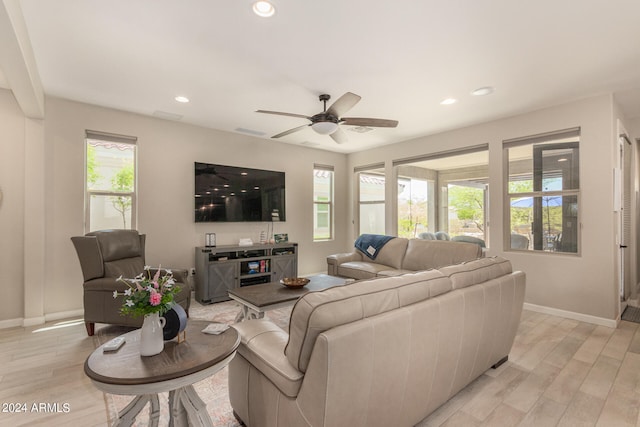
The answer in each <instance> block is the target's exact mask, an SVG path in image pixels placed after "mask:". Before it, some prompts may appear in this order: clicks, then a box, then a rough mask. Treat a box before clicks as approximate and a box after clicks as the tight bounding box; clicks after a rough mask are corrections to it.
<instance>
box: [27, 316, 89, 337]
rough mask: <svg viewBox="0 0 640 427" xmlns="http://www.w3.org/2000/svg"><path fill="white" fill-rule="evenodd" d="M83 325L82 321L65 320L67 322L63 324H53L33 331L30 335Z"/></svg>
mask: <svg viewBox="0 0 640 427" xmlns="http://www.w3.org/2000/svg"><path fill="white" fill-rule="evenodd" d="M83 323H84V320H83V319H74V320H67V321H64V322H58V323H54V324H53V325H52V326H46V327H44V328H38V329H34V330H33V331H32V332H31V333H32V334H35V333H38V332H47V331H51V330H54V329H60V328H67V327H69V326H76V325H82V324H83Z"/></svg>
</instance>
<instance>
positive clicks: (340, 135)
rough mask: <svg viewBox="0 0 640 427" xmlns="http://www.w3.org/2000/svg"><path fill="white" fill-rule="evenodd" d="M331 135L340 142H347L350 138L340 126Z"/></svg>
mask: <svg viewBox="0 0 640 427" xmlns="http://www.w3.org/2000/svg"><path fill="white" fill-rule="evenodd" d="M329 136H330V137H331V138H333V140H334V141H335V142H337V143H338V144H344V143H345V142H348V141H349V138H347V134H346V133H344V131H343V130H342V129H340V128H338V129H337V130H336V131H335V132H333V133H332V134H331V135H329Z"/></svg>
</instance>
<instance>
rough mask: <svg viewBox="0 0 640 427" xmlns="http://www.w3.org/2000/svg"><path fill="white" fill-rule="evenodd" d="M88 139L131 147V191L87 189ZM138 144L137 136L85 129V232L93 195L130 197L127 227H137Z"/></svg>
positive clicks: (88, 221)
mask: <svg viewBox="0 0 640 427" xmlns="http://www.w3.org/2000/svg"><path fill="white" fill-rule="evenodd" d="M90 141H99V142H105V143H113V144H126V145H131V146H132V147H133V191H131V192H123V191H106V190H91V189H89V185H88V184H89V183H88V181H87V178H88V176H87V163H88V157H87V156H88V147H89V144H90ZM137 193H138V145H137V138H136V137H132V136H126V135H117V134H111V133H106V132H99V131H91V130H87V131H85V138H84V197H85V200H84V232H85V234H86V233H88V232H91V231H95V230H92V229H91V198H92V197H93V196H101V197H122V196H124V197H130V198H131V221H130V223H129V229H131V230H135V229H137V227H138V224H137V222H138V221H137V218H138V215H137V213H138V203H137V201H138V197H137Z"/></svg>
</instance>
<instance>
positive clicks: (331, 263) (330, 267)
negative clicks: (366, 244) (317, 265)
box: [327, 251, 362, 276]
mask: <svg viewBox="0 0 640 427" xmlns="http://www.w3.org/2000/svg"><path fill="white" fill-rule="evenodd" d="M351 261H362V255H361V254H360V252H358V251H355V252H349V253H342V254H333V255H329V256H328V257H327V274H329V275H330V276H339V274H338V266H340V264H343V263H345V262H351Z"/></svg>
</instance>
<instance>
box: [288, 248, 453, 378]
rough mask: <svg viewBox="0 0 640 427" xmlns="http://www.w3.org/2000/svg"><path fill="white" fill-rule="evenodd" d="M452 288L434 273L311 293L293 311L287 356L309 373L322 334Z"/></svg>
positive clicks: (294, 364) (428, 272)
mask: <svg viewBox="0 0 640 427" xmlns="http://www.w3.org/2000/svg"><path fill="white" fill-rule="evenodd" d="M394 240H395V239H394ZM451 289H452V287H451V280H450V279H449V278H448V277H445V276H444V275H443V274H442V273H440V272H439V271H437V270H431V271H421V272H418V273H413V274H405V275H403V276H397V277H383V278H378V279H375V280H364V281H359V282H355V283H352V284H349V285H345V286H338V287H334V288H329V289H326V290H324V291H320V292H309V293H307V294H306V295H304V296H303V297H302V298H301V299H300V300H298V302H297V303H296V304H295V306H294V307H293V310H292V312H291V319H290V322H289V342H288V343H287V346H286V348H285V354H286V356H287V358H288V359H289V362H290V363H291V364H292V365H293V366H294V367H295V368H296V369H298V370H299V371H301V372H306V369H307V366H308V364H309V358H310V357H311V352H312V350H313V346H314V345H315V341H316V338H317V337H318V335H320V334H321V333H322V332H324V331H326V330H328V329H331V328H334V327H336V326H339V325H343V324H346V323H351V322H354V321H356V320H360V319H364V318H367V317H371V316H375V315H377V314H380V313H384V312H387V311H389V310H393V309H396V308H398V307H403V306H406V305H409V304H413V303H416V302H418V301H423V300H426V299H428V298H431V297H433V296H436V295H440V294H442V293H445V292H448V291H450V290H451Z"/></svg>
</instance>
